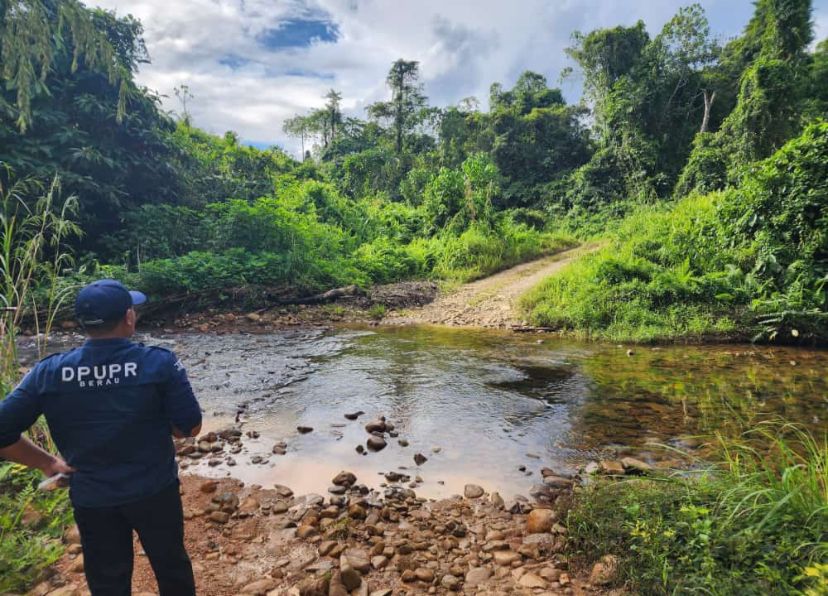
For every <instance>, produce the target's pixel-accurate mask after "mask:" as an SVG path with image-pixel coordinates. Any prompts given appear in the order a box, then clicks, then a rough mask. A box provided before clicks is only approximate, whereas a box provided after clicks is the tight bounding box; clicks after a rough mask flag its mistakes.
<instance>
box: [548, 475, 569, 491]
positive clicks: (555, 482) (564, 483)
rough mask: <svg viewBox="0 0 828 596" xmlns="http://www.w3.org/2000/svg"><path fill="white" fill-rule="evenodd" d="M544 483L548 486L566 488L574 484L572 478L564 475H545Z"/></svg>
mask: <svg viewBox="0 0 828 596" xmlns="http://www.w3.org/2000/svg"><path fill="white" fill-rule="evenodd" d="M543 483H544V484H545V485H546V486H551V487H552V488H563V489H566V488H570V487H571V486H572V480H570V479H569V478H564V477H562V476H544V478H543Z"/></svg>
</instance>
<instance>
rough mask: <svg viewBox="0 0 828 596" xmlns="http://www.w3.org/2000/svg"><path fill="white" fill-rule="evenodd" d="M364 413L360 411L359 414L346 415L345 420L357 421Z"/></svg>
mask: <svg viewBox="0 0 828 596" xmlns="http://www.w3.org/2000/svg"><path fill="white" fill-rule="evenodd" d="M364 413H365V412H363V411H362V410H359V411H358V412H353V413H350V414H345V418H347V419H348V420H356V419H357V418H359V417H360V416H362V415H363V414H364Z"/></svg>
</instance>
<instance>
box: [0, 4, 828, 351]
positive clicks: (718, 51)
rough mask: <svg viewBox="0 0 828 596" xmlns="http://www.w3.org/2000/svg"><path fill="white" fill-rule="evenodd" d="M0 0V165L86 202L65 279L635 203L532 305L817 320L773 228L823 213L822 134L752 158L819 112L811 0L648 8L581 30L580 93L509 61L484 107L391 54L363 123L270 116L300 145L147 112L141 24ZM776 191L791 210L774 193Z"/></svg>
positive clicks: (806, 264)
mask: <svg viewBox="0 0 828 596" xmlns="http://www.w3.org/2000/svg"><path fill="white" fill-rule="evenodd" d="M2 7H3V12H2V15H0V59H2V62H3V64H4V69H3V71H2V77H3V80H4V81H5V83H6V85H5V86H4V89H3V90H2V91H0V147H2V148H1V149H0V162H3V163H4V164H6V165H7V166H9V167H10V168H11V169H12V170H13V171H14V172H15V175H16V176H17V177H18V178H21V179H28V178H30V177H34V178H35V179H45V178H49V177H51V176H52V175H54V174H55V173H57V174H58V175H59V176H60V178H61V180H62V188H63V191H64V194H65V196H69V195H76V196H77V197H78V202H79V206H80V210H79V216H78V217H79V223H80V226H81V228H82V229H83V231H84V235H83V236H81V237H79V239H78V240H76V241H75V242H74V248H75V250H76V253H77V256H78V259H77V262H78V264H79V266H80V269H78V273H76V274H75V275H74V277H71V278H69V281H72V280H76V281H80V280H81V279H83V278H84V276H87V275H98V274H100V273H101V271H104V272H106V273H107V274H111V275H118V276H120V277H129V278H130V279H131V281H133V282H135V283H138V284H139V285H140V286H141V287H143V288H144V289H146V290H148V291H150V292H151V293H153V294H155V295H160V296H163V295H170V294H181V293H187V292H190V293H192V292H207V291H220V290H222V289H228V288H232V287H236V286H246V285H253V284H255V285H262V286H268V287H275V288H279V289H280V290H281V291H288V292H292V293H294V294H297V293H306V292H313V291H316V290H320V289H326V288H329V287H331V286H335V285H342V284H349V283H356V284H360V285H367V284H371V283H382V282H389V281H395V280H400V279H405V278H411V277H429V276H435V277H447V278H456V279H471V278H474V277H477V276H481V275H485V274H487V273H490V272H492V271H495V270H497V269H499V268H502V267H505V266H508V265H510V264H512V263H515V262H518V261H520V260H523V259H527V258H531V257H533V256H536V255H539V254H543V253H544V252H548V251H550V250H554V249H556V248H559V247H561V246H564V245H566V244H567V242H565V241H564V240H562V239H561V238H560V237H559V235H556V234H553V233H551V232H550V230H563V229H566V230H567V231H569V232H574V233H575V234H581V235H583V234H587V233H588V234H595V233H596V232H597V233H599V234H600V233H601V232H602V229H603V228H605V227H606V226H607V225H609V224H610V222H608V221H606V220H605V219H604V218H605V216H606V215H607V214H610V215H611V216H612V214H614V215H615V216H617V215H618V214H624V213H628V212H630V211H633V212H635V214H634V215H632V216H631V219H630V220H629V221H627V222H626V223H624V224H622V225H621V226H620V228H619V230H618V232H617V239H616V240H614V241H613V245H612V246H611V247H608V248H606V249H604V250H603V251H601V252H599V253H598V254H596V255H592V256H589V257H587V258H586V259H585V260H584V261H583V262H581V263H579V264H578V265H577V266H576V267H574V268H572V269H570V270H569V271H568V272H567V273H565V274H564V275H563V276H561V277H559V278H558V279H556V280H553V281H550V282H548V283H547V285H546V286H544V288H541V289H539V290H537V291H536V292H535V295H534V298H533V299H532V300H531V301H530V303H529V304H530V306H531V307H532V309H533V313H534V314H533V316H534V318H535V320H536V321H537V322H539V323H542V324H545V325H555V326H564V327H573V328H577V329H583V330H586V331H588V332H590V333H592V332H597V333H598V334H599V335H600V334H603V335H611V336H625V335H633V336H636V337H640V338H651V337H662V336H675V335H686V334H703V333H708V332H711V331H714V332H719V333H721V332H725V333H731V332H733V331H734V330H736V329H741V325H743V323H744V322H745V321H747V322H748V323H751V322H755V317H754V318H753V319H751V316H753V315H756V314H763V315H767V316H766V318H765V322H766V323H767V325H768V326H774V325H775V327H774V329H775V328H780V327H781V326H783V324H784V325H788V324H791V325H793V324H796V325H797V330H799V327H802V328H803V331H805V332H806V333H813V334H814V335H820V333H821V331H819V329H818V328H817V327H818V324H817V323H816V322H815V321H817V320H818V319H819V313H820V312H823V311H824V301H823V302H820V300H819V298H820V296H819V293H820V292H821V291H822V289H823V285H822V282H821V281H820V280H821V279H822V277H823V276H824V275H825V273H824V256H823V254H822V252H820V251H821V250H822V249H821V248H820V242H821V240H820V238H821V237H822V236H821V235H820V234H822V235H824V233H823V232H821V230H824V222H823V220H821V219H819V218H817V219H816V220H813V221H814V225H813V226H812V228H809V229H808V230H804V229H797V230H793V231H791V232H790V233H788V232H784V231H783V229H786V227H787V225H788V222H789V221H790V222H794V223H795V222H800V224H801V225H800V228H801V226H802V225H805V224H804V223H803V222H805V221H810V220H809V218H812V217H813V213H814V210H815V209H816V211H819V209H820V206H819V205H820V204H821V203H820V201H821V200H822V198H821V197H822V194H820V193H821V192H822V191H821V190H820V188H822V187H821V186H820V185H821V184H823V183H822V182H821V181H820V178H819V176H820V172H819V171H818V167H817V165H816V164H818V161H819V160H820V159H823V157H822V153H821V152H820V151H821V149H820V148H819V147H817V146H816V145H815V146H814V147H810V145H809V146H808V147H805V146H804V145H808V144H809V143H810V144H813V142H815V141H814V140H815V139H816V137H818V135H819V134H820V131H818V130H815V129H811V132H809V133H808V135H809V136H806V137H803V140H802V142H801V143H800V145H799V146H798V147H799V148H798V149H794V148H791V149H790V150H789V151H788V154H789V156H790V159H795V160H796V163H797V164H799V165H798V166H796V167H801V168H804V170H803V171H802V172H800V173H798V174H795V175H793V174H790V175H789V174H786V173H784V172H783V171H782V170H783V169H784V166H783V165H782V164H778V165H777V166H771V165H770V164H769V163H765V164H764V165H763V166H755V167H760V168H765V169H767V168H773V167H775V168H776V170H775V171H776V174H772V173H768V174H767V175H766V176H764V177H763V175H762V174H761V173H759V172H756V171H752V170H751V168H754V169H755V167H754V166H752V165H751V164H753V163H754V162H755V161H756V160H757V159H761V158H766V157H768V156H769V155H771V154H772V153H773V151H775V150H777V149H779V148H780V147H781V146H782V144H784V142H786V141H788V140H789V139H790V138H793V137H794V136H796V135H797V134H799V133H800V132H801V130H802V129H803V127H804V126H805V124H807V123H808V122H809V121H814V120H817V119H818V118H820V117H823V116H825V114H826V106H828V100H826V93H828V91H826V86H828V83H826V78H825V77H824V76H822V75H824V73H825V67H826V46H825V43H824V42H823V43H822V44H818V45H817V46H816V50H815V51H813V52H809V51H808V45H809V43H810V42H811V39H812V34H811V27H810V21H809V18H810V11H811V6H810V2H809V1H808V0H760V1H759V2H758V3H757V7H756V13H755V16H754V18H753V19H752V20H751V21H750V23H748V25H747V27H746V29H745V32H744V34H743V35H742V36H740V37H738V38H736V39H734V40H732V41H730V42H729V43H728V44H727V45H726V46H724V47H721V46H719V45H718V44H717V43H716V42H715V41H714V39H713V38H712V37H711V35H710V27H709V24H708V22H707V19H706V17H705V14H704V11H703V10H702V9H701V7H699V6H698V5H692V6H689V7H686V8H683V9H681V10H680V11H679V12H678V13H677V14H676V15H675V17H674V18H673V19H671V20H670V21H669V22H668V23H667V24H666V25H665V26H664V27H663V28H662V29H661V31H659V32H657V33H656V34H650V33H649V32H648V31H647V29H646V26H645V24H644V23H642V22H639V23H637V24H635V25H633V26H631V27H614V28H608V29H599V30H596V31H592V32H589V33H576V34H575V36H574V42H573V44H572V47H571V48H570V49H569V50H568V54H569V55H570V57H571V58H572V59H573V61H574V64H575V65H576V67H577V68H579V69H580V71H581V73H582V75H583V79H584V83H585V85H584V91H585V94H584V101H583V102H582V103H581V104H580V105H567V104H566V102H565V101H564V99H563V96H562V94H561V92H560V90H558V89H555V88H553V87H550V86H549V85H548V84H547V80H546V78H545V77H544V76H543V75H541V74H539V73H534V72H525V73H523V74H522V75H521V76H520V77H519V78H518V80H517V81H516V82H515V84H514V85H513V86H512V87H511V88H507V87H504V86H503V85H501V84H499V83H495V84H493V85H492V87H491V90H490V96H489V98H488V100H489V101H488V103H489V105H488V110H487V111H486V110H482V109H481V107H480V105H479V102H478V101H477V100H476V99H475V98H467V99H465V100H463V101H461V102H460V103H459V104H458V105H456V106H448V107H436V106H432V105H430V104H429V101H428V97H427V96H426V93H425V89H424V86H423V84H422V82H421V80H420V68H419V64H418V63H417V62H416V61H409V60H402V59H401V60H398V61H396V62H394V63H393V64H392V65H391V68H390V69H389V72H388V76H387V78H386V84H387V86H388V90H389V96H390V97H389V99H388V100H387V101H380V102H377V103H375V104H372V105H370V106H368V108H367V110H366V119H360V118H357V117H348V116H346V115H344V114H343V113H342V109H341V103H342V95H341V93H339V92H338V91H336V90H334V89H332V90H330V91H329V92H328V93H327V94H326V95H325V97H324V102H325V103H324V105H323V106H322V107H320V108H318V109H314V110H311V111H310V112H308V113H306V114H297V115H296V116H295V117H293V118H291V119H289V120H288V121H287V122H286V123H285V131H286V132H287V133H288V134H290V135H294V136H296V137H297V138H299V139H300V140H301V144H302V161H301V162H297V161H295V160H294V159H292V158H291V157H289V156H288V155H286V154H285V153H284V152H282V151H281V150H279V149H277V148H273V149H269V150H265V151H262V150H259V149H255V148H252V147H247V146H244V145H243V144H242V143H240V142H239V139H238V137H237V136H236V135H235V134H234V133H232V132H228V133H226V134H225V135H224V136H221V137H217V136H214V135H210V134H207V133H205V132H202V131H200V130H198V129H197V128H195V127H194V126H193V123H192V122H191V118H190V116H189V113H188V111H187V101H190V102H191V101H197V98H193V97H192V95H191V94H190V93H189V89H188V88H187V87H186V86H182V87H180V88H177V89H176V94H177V95H178V97H179V99H181V100H182V106H183V108H184V113H183V114H182V117H181V118H180V120H179V121H178V122H176V121H175V119H174V118H173V117H172V116H170V115H168V114H166V113H164V112H162V111H161V110H160V104H159V100H158V97H157V96H156V95H154V94H153V93H152V92H150V91H149V90H146V89H141V88H139V87H138V86H137V85H136V84H135V83H134V80H133V75H134V73H135V70H136V69H137V68H138V66H139V65H140V64H142V63H144V62H146V61H147V60H148V56H147V53H146V49H145V47H144V45H143V41H142V37H141V35H142V28H141V24H140V23H139V22H138V21H137V20H135V19H134V18H132V17H125V18H119V17H116V16H115V15H114V14H113V13H109V12H106V11H102V10H88V9H86V8H84V7H83V6H82V5H81V4H78V3H76V2H74V1H73V2H67V3H57V2H53V0H14V1H12V2H6V3H4V4H3V5H2ZM21 32H29V33H31V37H29V38H28V41H29V42H30V43H29V44H25V43H21V41H22V40H23V37H21ZM33 73H34V74H33ZM35 75H36V76H35ZM588 123H589V124H590V126H588V125H587V124H588ZM808 139H811V141H809V140H808ZM812 141H813V142H812ZM817 144H818V143H817ZM794 153H795V154H796V155H797V156H798V157H794V155H793V154H794ZM800 153H803V155H800ZM804 153H807V155H804ZM778 159H783V158H782V157H781V156H778ZM808 160H811V161H808ZM806 161H808V163H810V164H811V165H807V164H805V162H806ZM809 168H810V169H809ZM815 168H816V169H815ZM806 170H807V172H806ZM4 176H7V175H6V174H4ZM743 176H747V178H746V179H745V180H746V182H745V184H744V185H742V177H743ZM773 176H776V178H777V179H774V180H771V178H772V177H773ZM786 176H788V177H790V176H793V177H794V178H795V179H796V183H795V184H794V185H791V184H788V182H789V180H788V178H786ZM780 177H781V178H780ZM783 178H784V180H783ZM731 187H732V188H731ZM739 187H741V188H739ZM734 188H738V190H733V189H734ZM781 188H784V189H785V191H779V192H782V194H785V195H786V196H787V197H788V198H787V199H786V201H785V205H786V206H787V207H786V209H787V211H786V212H785V213H781V212H779V213H778V212H776V211H773V209H772V207H773V206H774V205H776V206H778V205H779V204H780V203H779V201H778V200H777V201H776V202H775V201H774V198H773V197H774V196H777V189H781ZM714 190H721V191H723V192H724V194H722V195H711V196H709V197H705V198H702V197H701V196H698V193H704V192H710V191H714ZM691 192H695V193H697V194H696V196H694V197H692V198H688V199H683V200H682V201H680V202H679V203H678V204H676V206H675V208H672V207H671V205H672V204H671V203H670V202H669V201H668V200H669V199H670V198H671V197H672V196H673V195H676V196H677V197H682V196H685V195H687V194H689V193H691ZM734 193H736V194H734ZM803 193H804V194H803ZM763 197H764V198H763ZM659 199H661V200H659ZM642 204H644V206H641V205H642ZM725 205H728V206H730V207H729V208H726V207H725ZM769 209H770V211H769ZM766 216H767V217H771V218H779V220H778V222H777V223H775V224H774V223H772V222H769V221H765V219H763V218H764V217H766ZM596 222H597V224H598V225H596ZM585 224H586V225H585ZM613 225H614V224H613ZM757 226H758V227H757ZM760 228H761V231H762V234H757V232H759V231H760ZM803 234H804V235H803ZM798 243H805V246H804V250H805V252H804V253H802V254H800V252H801V251H800V249H802V248H803V247H801V246H800V245H799V244H798ZM750 259H753V262H749V261H750ZM774 259H775V261H774ZM760 260H761V263H760V262H759V261H760ZM771 270H773V272H771ZM745 313H749V316H748V317H747V319H745V318H744V317H745ZM805 315H807V316H805ZM803 316H805V318H806V319H807V320H806V321H805V322H803ZM814 317H816V318H814Z"/></svg>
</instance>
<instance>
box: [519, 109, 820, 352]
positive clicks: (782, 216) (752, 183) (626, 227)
mask: <svg viewBox="0 0 828 596" xmlns="http://www.w3.org/2000/svg"><path fill="white" fill-rule="evenodd" d="M826 176H828V123H825V122H823V123H817V124H813V125H811V126H809V127H808V128H807V129H806V130H805V131H804V133H803V134H802V135H801V136H799V137H797V138H795V139H793V140H792V141H790V142H789V143H787V144H786V145H785V146H784V147H782V148H781V149H780V150H779V151H777V152H776V153H775V154H774V155H773V156H771V157H770V158H768V159H767V160H764V161H762V162H759V163H758V164H755V165H753V166H751V168H749V169H748V170H747V171H746V173H745V175H744V177H743V179H742V183H741V186H740V187H739V188H730V189H728V190H726V191H722V192H714V193H711V194H708V195H703V196H699V195H692V196H690V197H688V198H685V199H681V200H680V201H678V202H677V203H675V204H671V205H656V206H647V207H641V208H639V209H638V210H636V211H635V212H634V213H633V214H632V215H630V216H628V217H627V218H626V219H625V220H624V221H623V222H622V223H621V225H620V226H619V227H618V229H617V230H616V231H615V232H614V234H613V238H612V240H611V241H610V242H609V243H608V244H607V245H606V246H605V247H604V248H603V249H601V250H600V251H598V252H596V253H594V254H591V255H588V256H586V257H584V258H583V259H581V260H580V261H578V262H577V263H575V264H574V265H573V266H572V267H570V268H569V269H567V270H566V271H564V272H563V273H562V274H561V275H558V276H556V277H554V278H551V279H548V280H546V281H545V282H544V283H543V284H542V285H541V286H539V287H537V288H535V289H534V290H533V291H532V292H531V293H530V294H529V295H527V296H526V297H525V299H524V305H525V306H526V308H527V309H529V311H530V312H531V318H532V319H533V321H535V322H536V323H538V324H541V325H547V326H555V327H562V328H568V329H573V330H579V331H581V332H582V333H585V334H590V335H593V336H597V337H606V338H611V339H618V340H624V339H631V338H632V339H635V340H639V341H646V340H654V339H669V338H676V337H696V338H703V337H705V336H725V337H728V336H729V337H733V338H745V337H748V338H750V337H751V336H756V335H757V334H758V336H759V337H765V338H768V339H774V338H776V337H777V336H778V335H779V334H780V333H781V334H784V336H785V337H787V338H794V339H795V338H807V339H811V340H819V341H824V340H825V339H826V337H828V293H826V282H828V266H826V255H828V235H826V224H828V183H827V182H826V180H828V178H826Z"/></svg>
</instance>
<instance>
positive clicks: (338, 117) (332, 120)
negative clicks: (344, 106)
mask: <svg viewBox="0 0 828 596" xmlns="http://www.w3.org/2000/svg"><path fill="white" fill-rule="evenodd" d="M325 99H327V100H328V101H327V103H326V104H325V111H326V112H327V116H328V126H329V128H330V131H331V135H330V136H331V142H333V141H334V140H335V139H336V133H337V129H338V127H339V125H340V124H341V123H342V111H341V109H340V107H339V104H340V102H341V101H342V94H341V93H340V92H338V91H334V90H333V89H331V90H330V91H328V93H327V94H325Z"/></svg>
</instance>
